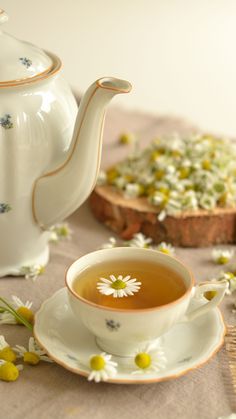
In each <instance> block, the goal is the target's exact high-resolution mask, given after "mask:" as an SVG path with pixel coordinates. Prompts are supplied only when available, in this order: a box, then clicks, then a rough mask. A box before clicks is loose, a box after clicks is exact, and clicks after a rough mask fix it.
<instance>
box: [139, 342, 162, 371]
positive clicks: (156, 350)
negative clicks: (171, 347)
mask: <svg viewBox="0 0 236 419" xmlns="http://www.w3.org/2000/svg"><path fill="white" fill-rule="evenodd" d="M134 363H135V365H136V366H137V367H138V370H135V371H133V372H132V374H143V373H146V372H152V371H160V370H163V369H165V367H166V363H167V359H166V356H165V353H164V351H163V349H162V348H161V347H160V346H157V347H155V346H153V344H151V345H147V346H146V347H145V348H144V349H143V350H141V351H138V352H137V354H136V356H135V358H134Z"/></svg>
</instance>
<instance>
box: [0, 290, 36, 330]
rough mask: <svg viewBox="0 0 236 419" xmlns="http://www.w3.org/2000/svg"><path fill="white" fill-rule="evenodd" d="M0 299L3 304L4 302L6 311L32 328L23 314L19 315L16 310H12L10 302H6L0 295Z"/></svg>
mask: <svg viewBox="0 0 236 419" xmlns="http://www.w3.org/2000/svg"><path fill="white" fill-rule="evenodd" d="M0 301H2V302H3V304H5V306H6V309H5V311H8V312H9V313H11V314H12V315H13V316H14V317H15V318H16V319H17V320H18V321H19V322H20V323H22V324H23V325H24V326H26V327H27V328H28V329H29V330H30V331H32V330H33V326H32V324H30V323H29V322H28V320H26V319H25V318H24V317H23V316H21V314H19V313H17V311H16V310H14V308H13V307H11V306H10V304H8V302H7V301H5V300H4V299H3V298H2V297H0Z"/></svg>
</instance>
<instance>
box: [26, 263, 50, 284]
mask: <svg viewBox="0 0 236 419" xmlns="http://www.w3.org/2000/svg"><path fill="white" fill-rule="evenodd" d="M44 272H45V266H43V265H30V266H22V268H21V270H20V274H21V275H24V277H25V279H30V280H31V281H35V280H36V279H37V278H38V276H40V275H42V274H43V273H44Z"/></svg>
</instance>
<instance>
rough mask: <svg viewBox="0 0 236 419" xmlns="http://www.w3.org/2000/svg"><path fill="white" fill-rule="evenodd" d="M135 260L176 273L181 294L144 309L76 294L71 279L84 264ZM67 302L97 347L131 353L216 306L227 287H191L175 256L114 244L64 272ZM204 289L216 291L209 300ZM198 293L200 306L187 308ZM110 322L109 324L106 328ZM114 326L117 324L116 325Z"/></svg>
mask: <svg viewBox="0 0 236 419" xmlns="http://www.w3.org/2000/svg"><path fill="white" fill-rule="evenodd" d="M127 260H137V261H145V262H148V261H150V263H153V262H154V263H156V264H161V265H164V266H167V267H168V268H170V269H172V270H173V271H175V272H176V273H178V274H179V275H180V276H181V278H182V280H183V281H184V283H185V286H186V291H185V293H184V294H183V295H182V296H181V297H180V298H178V299H177V300H175V301H172V302H171V303H168V304H165V305H162V306H158V307H152V308H145V309H137V310H136V309H129V310H124V309H116V308H111V307H105V306H100V305H98V304H95V303H93V302H91V301H88V300H86V299H84V298H83V297H81V296H80V295H78V294H77V293H76V292H75V291H74V289H73V282H74V280H75V279H76V280H78V279H79V275H80V273H81V272H82V271H83V270H84V269H85V268H87V267H88V266H95V265H96V264H98V263H99V264H100V263H101V262H109V261H116V262H117V261H120V263H122V261H127ZM66 286H67V288H68V296H69V303H70V306H71V308H72V311H73V313H74V315H75V317H76V318H79V319H80V320H81V321H82V322H83V323H84V325H85V326H86V327H87V328H88V329H89V330H90V331H91V332H92V333H93V335H94V336H95V337H96V341H97V344H98V346H99V347H100V348H101V349H102V350H104V351H105V352H107V353H110V354H114V355H119V356H131V355H134V353H135V352H136V351H137V349H139V348H140V347H142V346H143V345H146V344H148V343H150V342H152V341H155V340H156V339H157V338H158V337H159V336H161V335H163V334H164V333H166V332H167V331H168V330H169V329H170V328H171V327H172V326H173V325H174V324H176V323H178V322H183V321H189V320H193V319H194V318H196V317H198V316H201V315H202V314H203V313H206V312H207V311H208V310H211V309H212V308H214V307H216V306H217V305H218V304H219V303H220V301H221V300H222V299H223V296H224V293H225V291H226V289H227V283H226V282H216V283H213V282H208V283H203V284H199V285H196V286H194V280H193V276H192V274H191V273H190V271H189V270H188V269H187V268H186V267H185V266H184V265H183V264H182V263H181V262H180V261H179V260H177V259H176V258H174V257H172V256H169V255H166V254H164V253H161V252H157V251H156V250H150V249H139V248H133V247H130V248H127V247H117V248H112V249H103V250H97V251H95V252H92V253H88V254H87V255H85V256H83V257H81V258H79V259H78V260H76V261H75V262H74V263H73V264H72V265H71V266H70V267H69V269H68V271H67V273H66ZM206 291H216V295H215V296H214V298H213V299H212V300H211V301H208V300H207V299H205V298H203V294H204V293H205V292H206ZM201 296H202V305H200V306H198V307H197V308H195V309H191V310H189V304H190V302H191V301H192V299H193V298H199V297H201ZM109 325H112V327H109ZM116 326H117V327H116Z"/></svg>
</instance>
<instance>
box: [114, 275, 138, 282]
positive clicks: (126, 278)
mask: <svg viewBox="0 0 236 419" xmlns="http://www.w3.org/2000/svg"><path fill="white" fill-rule="evenodd" d="M119 276H120V277H121V278H119V277H118V279H121V280H122V281H123V282H126V281H129V282H130V281H132V282H134V281H136V279H130V278H131V276H130V275H127V276H125V277H124V278H123V277H122V275H119Z"/></svg>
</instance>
